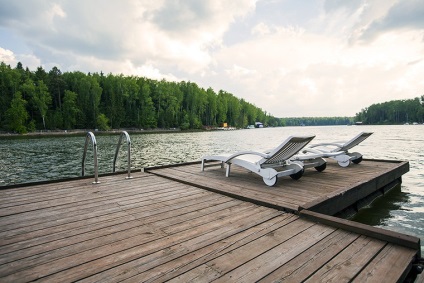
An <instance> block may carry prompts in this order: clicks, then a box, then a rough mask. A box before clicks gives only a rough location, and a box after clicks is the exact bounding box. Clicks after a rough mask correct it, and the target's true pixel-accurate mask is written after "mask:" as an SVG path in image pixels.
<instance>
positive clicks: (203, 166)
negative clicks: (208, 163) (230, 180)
mask: <svg viewBox="0 0 424 283" xmlns="http://www.w3.org/2000/svg"><path fill="white" fill-rule="evenodd" d="M201 169H202V172H203V171H205V160H204V159H203V158H202V167H201Z"/></svg>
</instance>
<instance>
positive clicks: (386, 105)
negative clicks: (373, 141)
mask: <svg viewBox="0 0 424 283" xmlns="http://www.w3.org/2000/svg"><path fill="white" fill-rule="evenodd" d="M355 121H360V122H363V123H365V124H377V125H380V124H381V125H384V124H405V123H414V122H416V123H423V122H424V95H423V96H421V97H416V98H414V99H404V100H392V101H388V102H383V103H377V104H372V105H371V106H369V107H367V108H365V109H362V110H361V111H360V112H359V113H357V114H356V115H355Z"/></svg>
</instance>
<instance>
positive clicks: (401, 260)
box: [353, 244, 416, 283]
mask: <svg viewBox="0 0 424 283" xmlns="http://www.w3.org/2000/svg"><path fill="white" fill-rule="evenodd" d="M415 255H416V251H415V250H412V249H408V248H404V247H400V246H396V245H393V244H388V245H386V247H385V248H384V249H383V250H382V251H381V252H380V253H379V254H378V255H377V256H376V257H375V258H374V259H373V260H372V261H371V262H370V263H369V264H368V265H367V266H366V267H365V268H364V269H363V270H362V271H361V273H360V274H359V275H358V276H356V278H355V279H354V280H353V282H358V283H362V282H403V281H404V279H405V278H406V276H407V273H408V272H409V269H410V268H411V264H410V263H411V262H412V261H413V259H414V257H415Z"/></svg>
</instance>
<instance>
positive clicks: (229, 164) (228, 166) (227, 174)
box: [225, 163, 231, 177]
mask: <svg viewBox="0 0 424 283" xmlns="http://www.w3.org/2000/svg"><path fill="white" fill-rule="evenodd" d="M230 168H231V163H228V164H227V171H226V173H225V177H229V176H230Z"/></svg>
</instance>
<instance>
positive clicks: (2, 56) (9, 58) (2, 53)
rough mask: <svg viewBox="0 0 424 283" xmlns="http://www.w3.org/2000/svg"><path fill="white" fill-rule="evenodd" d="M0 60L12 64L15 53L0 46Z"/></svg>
mask: <svg viewBox="0 0 424 283" xmlns="http://www.w3.org/2000/svg"><path fill="white" fill-rule="evenodd" d="M0 61H2V62H4V63H5V64H13V63H15V55H14V54H13V52H12V51H11V50H8V49H4V48H1V47H0Z"/></svg>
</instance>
